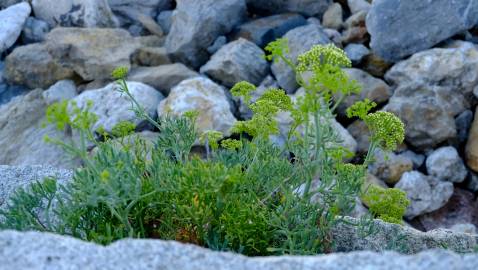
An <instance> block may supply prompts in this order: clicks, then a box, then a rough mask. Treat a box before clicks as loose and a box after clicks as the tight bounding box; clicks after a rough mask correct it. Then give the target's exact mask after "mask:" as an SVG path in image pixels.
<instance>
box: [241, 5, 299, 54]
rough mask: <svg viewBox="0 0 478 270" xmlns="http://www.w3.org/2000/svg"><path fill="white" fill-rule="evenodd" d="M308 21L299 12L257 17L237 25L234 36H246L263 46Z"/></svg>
mask: <svg viewBox="0 0 478 270" xmlns="http://www.w3.org/2000/svg"><path fill="white" fill-rule="evenodd" d="M306 23H307V21H306V20H305V18H304V17H303V16H301V15H299V14H294V13H285V14H278V15H273V16H268V17H264V18H260V19H256V20H253V21H250V22H247V23H244V24H242V25H241V26H239V27H237V29H236V30H235V33H234V38H239V37H242V38H245V39H248V40H250V41H252V42H254V43H255V44H256V45H257V46H259V47H261V48H263V47H264V46H266V45H267V44H268V43H269V42H271V41H274V40H276V39H278V38H280V37H282V36H283V35H285V33H287V32H288V31H289V30H291V29H294V28H296V27H299V26H302V25H305V24H306Z"/></svg>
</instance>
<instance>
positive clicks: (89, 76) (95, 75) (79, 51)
mask: <svg viewBox="0 0 478 270" xmlns="http://www.w3.org/2000/svg"><path fill="white" fill-rule="evenodd" d="M46 45H47V46H48V49H49V50H50V51H51V52H52V54H53V55H54V56H55V57H58V59H59V61H61V62H63V63H65V64H66V65H68V66H70V67H71V68H72V69H73V70H74V71H75V73H77V74H78V75H79V76H81V78H83V79H84V80H86V81H91V80H95V79H106V78H111V72H112V71H113V70H114V69H115V68H117V67H119V66H125V67H129V66H130V56H131V54H132V53H133V52H135V51H136V49H137V48H138V47H139V46H140V44H139V42H138V41H137V40H136V39H133V38H132V37H131V36H130V35H129V33H128V32H126V31H125V30H122V29H100V28H94V29H81V28H56V29H54V30H53V31H51V32H50V33H49V34H48V35H47V39H46Z"/></svg>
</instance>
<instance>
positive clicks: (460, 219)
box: [417, 188, 478, 231]
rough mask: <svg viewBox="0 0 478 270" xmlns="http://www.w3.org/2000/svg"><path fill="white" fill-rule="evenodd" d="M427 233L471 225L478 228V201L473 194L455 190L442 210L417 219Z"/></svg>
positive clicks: (458, 189)
mask: <svg viewBox="0 0 478 270" xmlns="http://www.w3.org/2000/svg"><path fill="white" fill-rule="evenodd" d="M417 219H418V221H419V222H420V225H421V226H423V228H424V229H425V230H427V231H429V230H433V229H436V228H451V227H453V226H454V225H457V224H463V223H469V224H473V225H475V226H478V201H476V199H475V196H474V195H473V193H471V192H469V191H466V190H463V189H460V188H455V191H454V192H453V196H451V198H450V200H449V201H448V202H447V203H446V204H445V205H444V206H443V207H441V208H440V209H438V210H436V211H433V212H431V213H428V214H424V215H422V216H420V217H418V218H417Z"/></svg>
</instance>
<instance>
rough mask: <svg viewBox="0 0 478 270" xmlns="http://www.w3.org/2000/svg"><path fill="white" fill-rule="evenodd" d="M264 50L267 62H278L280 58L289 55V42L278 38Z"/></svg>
mask: <svg viewBox="0 0 478 270" xmlns="http://www.w3.org/2000/svg"><path fill="white" fill-rule="evenodd" d="M264 50H265V51H266V52H268V53H269V54H268V55H267V56H266V59H267V60H269V61H272V60H274V61H279V59H280V58H281V57H284V56H285V55H286V54H288V53H289V42H288V40H287V39H286V38H280V39H277V40H275V41H272V42H271V43H269V44H268V45H267V46H266V47H265V48H264Z"/></svg>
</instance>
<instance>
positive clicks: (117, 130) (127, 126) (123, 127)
mask: <svg viewBox="0 0 478 270" xmlns="http://www.w3.org/2000/svg"><path fill="white" fill-rule="evenodd" d="M135 129H136V125H135V124H134V123H131V122H130V121H121V122H119V123H118V124H116V125H115V126H114V127H113V128H112V129H111V134H113V136H115V137H125V136H128V135H130V134H132V133H134V130H135Z"/></svg>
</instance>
